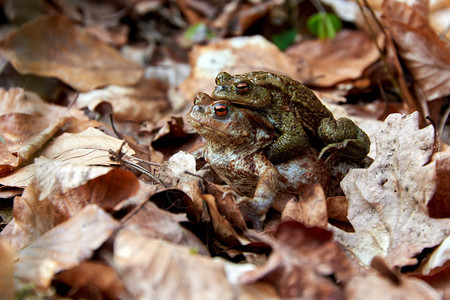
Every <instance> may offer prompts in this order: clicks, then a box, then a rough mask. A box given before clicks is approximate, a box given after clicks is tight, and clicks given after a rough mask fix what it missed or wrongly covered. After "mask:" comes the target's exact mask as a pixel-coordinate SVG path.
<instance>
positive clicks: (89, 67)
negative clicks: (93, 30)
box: [0, 14, 143, 91]
mask: <svg viewBox="0 0 450 300" xmlns="http://www.w3.org/2000/svg"><path fill="white" fill-rule="evenodd" d="M0 52H1V53H2V54H3V55H4V56H6V57H7V58H8V59H9V60H10V62H11V63H12V65H13V66H14V68H16V70H17V71H19V72H20V73H22V74H30V73H31V74H35V75H39V76H46V77H57V78H59V79H61V80H62V81H64V82H65V83H67V84H68V85H70V86H72V87H73V88H75V89H77V90H79V91H89V90H92V89H95V88H98V87H101V86H105V85H109V84H117V85H131V84H135V83H137V82H138V81H139V79H140V78H141V77H142V75H143V70H142V69H141V68H140V67H139V66H137V65H135V64H133V63H131V62H129V61H127V60H125V59H124V58H123V57H122V56H121V55H120V53H118V52H117V51H116V50H115V49H114V48H111V47H109V46H107V45H105V44H103V43H101V42H99V41H98V40H97V39H95V38H94V37H92V36H91V35H90V34H88V33H86V32H84V31H83V29H82V28H80V27H77V26H75V25H74V24H73V23H72V21H70V19H68V18H66V17H63V16H61V15H58V14H54V15H48V16H42V17H38V18H36V19H34V20H32V21H30V22H28V23H26V24H25V25H23V26H22V27H20V28H19V29H18V30H16V31H13V32H12V33H10V34H9V35H8V36H7V37H5V38H4V39H3V40H2V41H1V42H0Z"/></svg>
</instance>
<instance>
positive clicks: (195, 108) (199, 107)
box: [192, 105, 205, 114]
mask: <svg viewBox="0 0 450 300" xmlns="http://www.w3.org/2000/svg"><path fill="white" fill-rule="evenodd" d="M192 110H193V111H194V112H197V113H201V114H202V113H204V112H205V109H204V108H203V106H199V105H196V106H194V108H193V109H192Z"/></svg>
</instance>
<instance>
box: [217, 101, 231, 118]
mask: <svg viewBox="0 0 450 300" xmlns="http://www.w3.org/2000/svg"><path fill="white" fill-rule="evenodd" d="M214 113H215V114H216V116H219V117H223V116H226V115H227V113H228V106H226V105H225V104H216V105H214Z"/></svg>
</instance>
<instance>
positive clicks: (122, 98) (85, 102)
mask: <svg viewBox="0 0 450 300" xmlns="http://www.w3.org/2000/svg"><path fill="white" fill-rule="evenodd" d="M159 84H160V85H161V83H159ZM157 92H158V90H156V84H155V85H154V89H153V90H151V91H150V93H146V94H145V93H143V92H142V91H140V90H138V89H136V88H132V87H121V86H108V87H106V88H104V89H100V90H94V91H90V92H86V93H81V94H80V95H79V96H78V98H77V106H78V107H79V108H83V107H87V108H88V109H89V110H91V111H95V110H96V107H97V106H98V105H100V103H102V102H107V103H110V104H111V105H112V108H113V112H114V119H115V120H117V121H133V122H136V123H142V122H144V121H147V122H156V121H157V120H158V119H159V118H161V116H162V112H163V110H165V109H167V107H168V104H169V103H168V102H167V100H165V99H164V98H163V97H164V96H163V95H161V93H157Z"/></svg>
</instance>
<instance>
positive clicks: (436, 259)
mask: <svg viewBox="0 0 450 300" xmlns="http://www.w3.org/2000/svg"><path fill="white" fill-rule="evenodd" d="M447 265H448V266H450V236H448V237H447V238H446V239H445V240H444V241H443V242H442V244H441V245H440V246H439V247H437V248H436V250H434V251H433V253H432V254H431V256H430V257H428V258H427V260H426V261H425V262H424V263H423V264H422V265H421V266H420V268H419V273H420V274H422V275H429V274H433V273H436V272H438V271H439V270H441V269H442V268H444V266H447Z"/></svg>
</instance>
